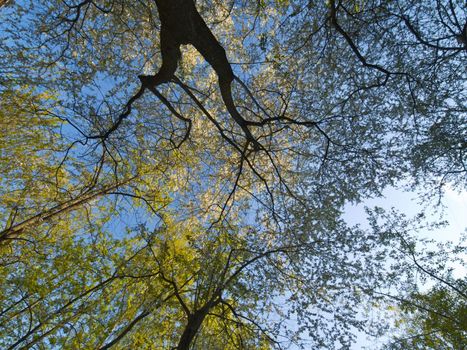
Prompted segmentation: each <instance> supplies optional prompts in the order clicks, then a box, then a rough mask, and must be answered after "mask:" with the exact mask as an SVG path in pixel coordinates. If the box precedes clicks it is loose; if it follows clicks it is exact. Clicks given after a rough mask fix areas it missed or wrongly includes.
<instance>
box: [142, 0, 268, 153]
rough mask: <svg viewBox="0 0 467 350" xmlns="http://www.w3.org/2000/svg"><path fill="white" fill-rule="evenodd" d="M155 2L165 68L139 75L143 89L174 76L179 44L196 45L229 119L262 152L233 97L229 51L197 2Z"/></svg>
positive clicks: (170, 0) (179, 53)
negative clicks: (215, 81) (214, 77)
mask: <svg viewBox="0 0 467 350" xmlns="http://www.w3.org/2000/svg"><path fill="white" fill-rule="evenodd" d="M155 2H156V5H157V9H158V11H159V18H160V21H161V30H160V42H161V54H162V65H161V67H160V69H159V71H158V72H157V74H156V75H154V76H140V79H141V82H142V83H143V86H147V87H155V86H157V85H160V84H162V83H166V82H169V81H170V80H171V79H172V78H173V77H174V74H175V71H176V70H177V66H178V61H179V60H180V57H181V52H180V45H184V44H191V45H193V46H194V47H195V48H196V50H198V52H199V53H200V54H201V55H202V56H203V57H204V59H205V60H206V61H207V62H208V63H209V64H210V65H211V67H212V68H213V69H214V71H215V72H216V74H217V77H218V82H219V89H220V92H221V96H222V100H223V102H224V104H225V106H226V109H227V111H228V112H229V114H230V116H231V117H232V118H233V119H234V120H235V122H236V123H237V124H238V125H239V126H240V127H241V128H242V130H243V133H244V134H245V137H246V139H247V142H248V143H251V144H252V145H253V146H254V148H255V149H256V150H259V149H260V148H261V145H260V144H259V143H258V141H257V140H256V139H255V138H254V136H253V135H252V134H251V132H250V130H249V128H248V123H247V121H246V120H245V119H244V118H243V117H242V116H241V115H240V113H239V112H238V110H237V108H236V106H235V103H234V100H233V97H232V82H233V80H234V78H235V75H234V73H233V71H232V67H231V65H230V63H229V61H228V60H227V55H226V52H225V50H224V48H223V47H222V46H221V45H220V44H219V42H218V41H217V39H216V37H215V36H214V35H213V33H212V32H211V30H210V29H209V27H208V26H207V24H206V22H205V21H204V20H203V18H202V17H201V15H200V14H199V12H198V10H197V9H196V6H195V3H194V1H193V0H155Z"/></svg>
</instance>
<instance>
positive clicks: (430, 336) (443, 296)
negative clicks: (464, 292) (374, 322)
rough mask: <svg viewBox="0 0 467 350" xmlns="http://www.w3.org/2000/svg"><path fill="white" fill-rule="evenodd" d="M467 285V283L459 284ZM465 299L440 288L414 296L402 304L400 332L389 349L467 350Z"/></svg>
mask: <svg viewBox="0 0 467 350" xmlns="http://www.w3.org/2000/svg"><path fill="white" fill-rule="evenodd" d="M455 283H456V284H458V285H465V281H458V282H455ZM465 305H466V304H465V297H462V296H459V295H458V294H457V293H456V292H455V291H452V290H450V289H448V288H446V287H445V286H441V285H436V286H434V287H433V288H431V289H430V290H429V291H428V292H426V293H414V294H412V295H411V298H410V299H408V300H402V301H401V303H400V316H399V319H398V321H397V322H398V324H397V326H398V328H400V329H401V334H400V335H398V336H397V337H395V338H394V339H393V340H392V341H391V343H390V344H388V345H387V348H388V349H407V348H411V349H465V346H466V343H465V334H466V331H467V320H466V317H465V315H466V306H465Z"/></svg>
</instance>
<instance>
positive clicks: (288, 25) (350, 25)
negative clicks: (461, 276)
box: [0, 0, 467, 349]
mask: <svg viewBox="0 0 467 350" xmlns="http://www.w3.org/2000/svg"><path fill="white" fill-rule="evenodd" d="M433 4H434V5H437V6H431V5H432V4H429V5H427V4H421V3H420V2H418V1H410V0H406V1H397V2H393V1H390V2H389V1H383V2H381V1H378V2H376V1H365V2H360V1H339V2H336V1H329V2H323V3H314V2H309V1H308V2H307V1H298V0H296V1H295V0H290V1H277V0H274V1H256V2H235V1H232V2H222V1H210V0H206V1H197V2H196V3H195V2H194V1H192V0H176V1H163V0H157V1H140V2H133V1H123V0H115V1H107V0H105V1H89V0H85V1H76V2H59V1H57V2H55V1H52V2H50V1H49V2H41V1H31V2H28V1H16V2H15V3H14V4H12V6H8V7H1V8H0V11H1V12H0V15H1V16H4V18H5V19H4V20H3V19H2V21H1V23H2V24H1V28H2V31H1V32H0V33H1V34H0V38H1V40H2V42H4V43H5V45H4V46H2V48H1V49H0V50H1V51H0V62H1V67H2V68H0V72H1V75H2V78H1V80H0V83H1V87H2V93H4V95H2V96H4V100H5V101H7V104H6V107H5V108H4V109H3V110H2V114H1V115H2V118H8V121H7V122H6V123H5V124H6V126H7V128H8V130H10V131H11V132H9V133H8V137H5V142H4V144H3V145H2V147H3V148H2V152H3V150H5V154H6V156H5V157H2V159H1V160H2V164H0V167H1V169H7V171H6V172H5V175H6V176H5V180H3V178H2V182H1V183H2V184H3V183H9V185H8V186H10V187H5V192H1V194H2V209H1V211H0V214H1V219H2V221H1V222H2V223H4V229H3V231H1V233H0V235H1V236H0V244H2V259H3V260H2V265H1V266H2V270H1V273H2V277H3V279H4V280H5V281H6V282H5V284H3V285H2V299H1V302H2V310H3V315H4V316H3V319H4V320H6V321H5V322H2V325H3V324H4V325H5V326H2V327H3V328H2V329H1V330H0V332H1V334H2V341H3V343H2V346H4V347H6V348H28V347H32V346H37V347H45V348H50V347H54V346H60V347H62V348H67V347H68V348H76V347H78V346H83V347H94V348H109V347H111V346H115V347H122V348H125V347H129V346H134V345H135V344H136V345H137V346H139V347H142V348H144V347H147V348H151V347H156V348H164V347H165V348H168V347H171V346H175V347H178V348H179V349H186V348H189V347H192V348H193V347H199V348H202V347H212V344H219V343H222V344H228V345H226V347H227V346H229V347H231V348H258V349H260V348H268V347H276V348H279V347H285V346H286V345H288V344H290V343H292V342H295V343H298V344H300V335H301V334H303V333H309V335H307V337H309V338H310V341H312V342H313V344H314V345H315V346H316V347H325V348H328V349H331V348H334V347H335V348H338V347H341V348H346V347H348V346H349V344H350V343H351V342H352V340H353V338H354V333H353V330H354V329H363V328H364V322H363V320H361V319H359V315H358V311H357V310H358V307H359V306H358V305H359V304H360V303H361V302H362V301H363V300H365V299H366V298H368V297H372V296H374V291H377V290H378V288H379V286H380V284H381V283H382V282H381V281H382V277H381V276H383V275H384V273H385V272H384V264H383V263H382V261H383V259H384V256H385V255H386V254H388V251H387V249H389V250H391V249H390V247H391V244H392V241H391V240H390V239H389V238H387V237H386V236H384V235H376V234H373V233H370V232H365V231H363V230H361V229H359V228H349V227H347V226H346V225H345V224H344V223H343V222H342V221H341V220H340V218H339V216H340V214H341V211H342V208H343V205H344V204H345V203H346V202H349V201H354V202H358V201H360V200H363V199H364V198H366V197H368V196H372V195H378V194H380V193H381V190H382V189H383V188H384V187H385V186H387V185H389V184H394V183H395V182H396V181H397V180H399V179H407V177H408V176H412V178H413V180H414V183H417V182H419V183H434V185H435V187H436V188H442V185H443V184H444V183H445V182H450V183H453V184H457V185H458V186H459V188H462V186H463V184H464V181H463V175H465V166H463V164H464V163H463V162H464V157H465V147H463V145H462V140H463V136H464V134H463V133H464V131H465V130H463V129H462V128H459V127H458V126H462V123H460V122H459V121H461V120H463V116H464V114H465V102H464V101H466V99H465V92H464V90H465V89H463V88H462V87H463V86H464V85H465V81H464V80H463V79H464V78H465V76H464V74H465V67H464V65H462V63H463V59H465V53H466V48H467V44H466V42H467V40H466V36H467V33H466V26H465V24H464V23H466V22H467V20H466V18H465V13H464V12H463V11H462V9H463V6H464V5H463V3H462V2H460V1H459V2H455V1H447V2H445V3H442V2H440V1H434V2H433ZM422 24H423V25H422ZM186 44H191V45H192V46H188V47H187V46H185V45H186ZM456 71H457V72H458V73H459V74H455V73H454V72H456ZM24 86H33V87H34V89H32V90H31V92H29V93H26V92H25V91H27V90H25V88H24ZM4 91H5V92H4ZM9 96H14V99H13V100H14V103H15V104H14V106H18V105H19V106H23V105H28V104H30V102H28V101H31V100H32V101H34V105H38V106H40V108H39V111H40V113H39V116H40V118H37V115H38V113H37V111H36V110H33V111H31V110H30V109H27V110H24V109H22V108H17V107H10V105H9V103H10V102H8V101H10V100H11V97H9ZM52 96H53V98H52ZM2 108H3V105H2ZM36 109H37V108H36ZM3 111H6V113H4V112H3ZM11 116H14V118H11ZM10 120H21V121H22V122H21V123H20V124H19V125H21V127H20V128H17V127H16V126H15V124H14V123H12V122H11V121H10ZM26 125H27V126H28V127H29V129H28V130H27V132H25V131H24V130H25V126H26ZM453 130H456V133H455V137H453V136H452V135H451V134H452V131H453ZM24 134H26V135H28V137H27V138H26V139H21V138H22V137H23V135H24ZM30 135H33V136H34V137H32V136H30ZM34 143H39V147H38V148H37V152H36V151H34V152H29V151H28V152H26V150H30V149H33V150H36V149H35V148H34V147H37V145H36V146H35V145H34ZM31 153H32V154H31ZM2 155H3V154H2ZM14 160H19V161H20V162H22V163H23V164H32V165H33V166H31V167H27V166H24V167H23V168H20V169H19V171H17V170H16V169H14V167H13V166H12V164H13V161H14ZM445 162H448V163H449V165H450V168H449V170H447V171H445V168H444V166H443V164H444V163H445ZM36 164H38V165H36ZM11 169H13V170H11ZM11 179H14V180H15V181H14V182H10V180H11ZM38 179H44V180H41V181H37V180H38ZM32 182H34V186H30V185H29V184H30V183H32ZM25 184H26V185H25ZM44 189H46V190H44ZM20 190H23V192H24V193H23V194H22V196H12V193H17V192H18V191H20ZM12 218H14V219H12ZM391 237H392V238H393V239H394V237H393V236H391ZM372 257H376V258H372ZM93 260H94V261H93ZM34 266H40V269H37V268H34ZM284 304H285V305H284ZM268 317H269V318H271V319H273V318H274V317H276V318H278V320H277V322H266V320H268ZM293 317H296V318H297V323H299V325H298V326H297V327H296V328H297V329H295V330H294V329H293V327H290V324H287V322H285V320H288V319H291V318H293ZM291 328H292V329H291ZM318 329H319V331H317V330H318ZM336 339H337V341H336ZM57 344H58V345H57Z"/></svg>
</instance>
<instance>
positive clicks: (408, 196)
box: [344, 188, 467, 350]
mask: <svg viewBox="0 0 467 350" xmlns="http://www.w3.org/2000/svg"><path fill="white" fill-rule="evenodd" d="M434 202H435V200H434V201H433V203H429V205H428V203H427V202H423V203H421V202H420V198H418V196H417V194H416V193H414V192H403V191H402V190H398V189H396V188H388V189H386V190H385V191H384V192H383V197H381V198H374V199H369V200H366V201H365V202H363V203H360V204H358V205H347V207H346V209H345V213H344V218H345V220H346V221H347V222H348V223H349V224H360V225H362V226H365V224H366V221H365V217H366V214H365V207H374V206H379V207H382V208H384V209H387V210H389V209H391V208H392V207H394V208H396V209H397V210H399V211H400V212H402V213H404V214H406V215H407V216H409V217H410V216H413V215H416V214H417V213H419V212H421V211H423V212H424V213H425V215H426V218H427V219H428V220H438V219H442V220H446V221H447V222H448V223H449V224H448V226H446V227H444V228H442V229H439V230H434V231H422V232H420V235H419V238H427V239H434V240H436V241H438V242H446V241H453V242H458V240H459V238H460V234H461V233H462V232H466V231H467V192H466V191H464V192H462V193H459V192H456V191H454V190H452V189H450V188H446V191H445V195H444V198H443V201H442V203H443V208H440V207H433V204H434ZM465 259H467V257H465ZM454 267H455V270H454V276H455V277H457V278H460V277H465V276H466V274H467V271H466V269H464V268H462V267H460V266H454ZM422 289H423V286H422ZM374 346H375V344H374V340H373V341H372V340H371V339H367V337H366V335H364V334H360V335H358V339H357V342H356V343H355V344H354V345H353V347H352V350H360V349H364V348H367V349H372V348H374Z"/></svg>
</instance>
